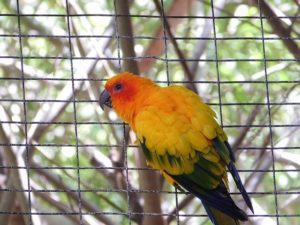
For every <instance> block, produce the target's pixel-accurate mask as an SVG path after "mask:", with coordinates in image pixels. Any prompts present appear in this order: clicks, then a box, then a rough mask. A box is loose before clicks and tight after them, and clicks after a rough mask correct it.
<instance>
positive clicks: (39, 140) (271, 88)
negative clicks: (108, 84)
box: [0, 0, 300, 225]
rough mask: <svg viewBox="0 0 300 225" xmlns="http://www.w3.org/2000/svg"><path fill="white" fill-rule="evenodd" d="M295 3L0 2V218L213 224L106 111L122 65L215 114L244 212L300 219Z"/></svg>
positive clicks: (12, 224)
mask: <svg viewBox="0 0 300 225" xmlns="http://www.w3.org/2000/svg"><path fill="white" fill-rule="evenodd" d="M129 12H130V13H129ZM299 13H300V5H299V2H298V1H297V0H295V1H287V0H276V1H275V0H270V1H265V0H258V1H255V0H253V1H251V0H234V1H226V0H214V1H213V0H151V1H147V0H132V1H127V0H106V1H104V0H89V1H84V0H77V1H75V0H66V1H64V0H62V1H60V0H43V1H38V0H13V1H12V0H1V1H0V224H1V225H23V224H24V225H32V224H33V225H56V224H59V223H60V224H64V225H73V224H85V225H99V224H106V225H119V224H122V225H125V224H133V225H134V224H142V225H153V224H162V225H167V224H171V225H175V224H181V225H184V224H189V225H190V224H191V225H194V224H202V225H209V224H211V222H210V221H209V220H208V218H207V216H206V213H205V211H204V209H203V207H202V205H201V203H200V201H199V200H198V199H195V198H193V197H192V196H190V195H188V194H187V193H184V192H181V191H180V190H175V189H174V187H171V186H170V185H168V184H167V183H166V182H165V181H164V179H163V178H162V177H161V176H160V175H159V173H158V172H157V171H154V170H152V169H150V168H148V167H147V166H146V164H145V162H144V159H143V158H142V156H141V154H140V150H139V149H138V146H137V145H136V142H135V140H136V139H135V136H134V134H133V133H132V131H130V130H129V127H128V126H127V125H126V124H123V123H122V122H121V121H120V120H119V119H118V117H117V116H116V114H115V113H114V112H113V111H112V110H106V111H104V112H103V111H102V110H101V109H100V107H99V104H98V98H99V94H100V91H101V90H102V89H103V84H104V83H105V80H107V78H109V77H111V76H112V75H113V74H115V73H118V72H119V71H123V70H129V71H132V72H138V73H139V74H141V75H142V76H147V77H150V78H151V79H153V80H155V81H156V82H158V83H159V84H160V85H162V86H166V85H169V84H174V83H175V84H179V85H185V86H187V87H189V88H190V89H192V90H194V91H196V92H197V93H198V94H199V95H200V96H202V98H203V99H204V100H205V102H207V103H208V104H210V105H211V107H212V108H213V109H214V110H215V111H216V112H217V114H218V118H219V121H220V123H221V124H222V125H223V127H224V129H225V130H226V132H227V134H228V136H229V142H230V143H231V145H232V148H233V150H234V152H235V154H236V157H237V162H236V164H237V168H238V169H239V171H240V175H241V177H242V180H243V182H244V184H245V187H246V189H247V191H248V192H249V194H250V197H251V198H252V201H253V204H254V210H255V214H252V213H251V212H250V211H249V210H248V211H247V213H248V214H249V218H250V219H249V222H247V223H245V224H252V225H260V224H268V225H273V224H274V225H275V224H276V225H279V224H280V225H297V224H299V221H300V207H299V205H300V174H299V169H300V153H299V151H300V142H299V127H300V88H299V86H300V79H299V74H300V73H299V72H300V65H299V59H300V46H299V38H300V16H299ZM231 184H233V183H232V182H231ZM230 188H231V192H232V196H233V198H234V199H235V201H236V202H237V204H238V205H239V206H240V207H241V208H243V209H244V210H247V209H246V207H245V205H244V203H243V201H241V196H240V195H239V194H238V192H237V189H236V187H235V186H234V185H231V187H230Z"/></svg>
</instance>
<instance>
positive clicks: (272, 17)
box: [252, 0, 300, 59]
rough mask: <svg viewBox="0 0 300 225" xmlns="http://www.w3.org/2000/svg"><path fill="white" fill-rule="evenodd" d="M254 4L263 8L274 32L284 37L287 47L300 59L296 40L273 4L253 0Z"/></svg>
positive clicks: (299, 50)
mask: <svg viewBox="0 0 300 225" xmlns="http://www.w3.org/2000/svg"><path fill="white" fill-rule="evenodd" d="M252 2H253V4H254V5H256V7H257V8H259V9H261V11H262V13H263V14H264V15H265V16H266V18H267V20H268V22H269V24H270V25H271V27H272V29H273V32H274V33H275V34H276V35H277V36H279V37H280V38H282V42H283V44H284V45H285V47H286V48H287V49H288V50H289V51H290V53H292V54H293V56H294V57H295V59H300V49H299V46H298V45H297V43H296V42H295V40H293V39H292V38H291V36H290V31H289V29H288V27H285V25H284V24H283V22H282V21H281V19H280V18H278V16H277V15H276V13H275V12H274V11H273V10H272V8H271V6H270V5H269V4H268V3H267V2H265V1H264V0H252Z"/></svg>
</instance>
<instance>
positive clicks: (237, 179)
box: [228, 162, 254, 213]
mask: <svg viewBox="0 0 300 225" xmlns="http://www.w3.org/2000/svg"><path fill="white" fill-rule="evenodd" d="M228 170H229V171H230V173H231V175H232V177H233V179H234V181H235V183H236V186H237V188H238V189H239V190H240V192H241V194H242V196H243V198H244V200H245V202H246V204H247V206H248V207H249V209H251V211H252V212H253V206H252V203H251V200H250V198H249V196H248V193H247V191H246V190H245V188H244V185H243V184H242V181H241V178H240V175H239V173H238V171H237V170H236V168H235V165H234V164H233V162H230V163H229V165H228ZM253 213H254V212H253Z"/></svg>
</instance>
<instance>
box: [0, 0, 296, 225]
mask: <svg viewBox="0 0 300 225" xmlns="http://www.w3.org/2000/svg"><path fill="white" fill-rule="evenodd" d="M113 2H114V9H115V11H116V3H117V2H118V1H116V0H114V1H113ZM259 3H260V1H259ZM65 5H66V12H65V14H26V15H24V14H21V13H20V8H21V6H20V3H19V1H18V0H17V1H16V9H17V14H8V13H5V14H0V16H6V17H17V21H18V32H17V34H1V35H0V37H14V38H18V41H19V55H1V56H0V59H18V60H20V66H21V76H20V77H5V76H3V77H0V80H2V81H8V80H11V81H20V82H21V84H22V85H21V87H22V98H21V99H5V98H1V99H0V102H1V104H2V103H5V102H7V103H14V102H17V103H21V104H22V107H23V110H22V111H23V112H24V115H23V120H21V121H11V120H5V119H2V118H1V125H5V124H8V125H11V124H17V125H19V126H22V127H23V130H24V142H23V143H12V142H2V143H0V146H1V147H3V151H6V149H5V147H17V148H19V149H20V150H22V151H23V152H24V162H23V164H20V163H19V164H18V165H17V166H16V165H1V166H0V168H1V169H7V170H25V171H26V174H25V178H26V181H27V183H26V185H27V187H25V188H22V189H18V188H8V187H5V188H1V189H0V193H1V192H2V193H5V192H17V193H19V192H20V193H24V192H25V193H26V194H27V201H28V211H14V210H12V211H1V212H0V215H28V217H27V218H28V221H27V224H36V223H37V222H36V220H34V219H33V218H34V215H66V214H69V215H75V216H79V224H84V223H85V222H84V216H86V215H94V216H95V215H109V216H126V217H128V224H131V223H132V217H133V216H136V215H141V216H145V215H146V216H170V213H160V214H158V213H152V212H146V213H145V212H135V211H134V210H133V208H132V206H131V205H130V203H131V200H130V198H131V193H160V194H174V195H175V204H176V206H177V207H176V211H175V212H174V214H173V216H175V217H176V223H177V224H180V218H182V217H191V216H192V217H206V215H205V214H183V213H181V212H180V211H179V210H178V204H179V202H178V195H184V194H185V193H181V192H179V191H178V190H176V189H175V190H174V191H170V190H167V191H166V190H139V189H133V188H131V186H130V183H129V179H130V178H129V171H152V169H149V168H145V167H131V166H129V165H128V161H127V148H129V149H131V148H136V147H137V146H136V145H130V144H127V143H126V142H125V136H126V135H127V134H126V125H125V124H123V123H119V122H103V121H102V122H101V125H112V126H116V127H117V129H121V130H122V132H123V139H124V141H123V142H122V143H121V144H81V143H80V142H79V137H78V126H80V125H98V124H99V122H98V121H89V122H81V121H78V120H77V104H80V103H89V104H94V103H97V100H90V99H89V100H85V99H77V97H76V96H77V92H76V90H75V83H76V82H78V81H98V82H99V81H100V82H102V81H104V80H105V79H103V78H75V75H74V66H73V62H74V60H101V61H103V60H110V61H116V62H117V63H118V67H119V70H120V71H121V70H122V62H123V61H124V60H128V59H129V60H138V59H141V58H151V59H153V58H154V59H156V60H159V61H163V62H164V63H165V70H166V77H167V79H166V83H167V84H171V83H181V84H185V83H195V84H202V83H203V84H216V85H217V86H218V89H217V90H218V102H217V103H211V104H210V105H212V106H217V107H218V109H219V112H218V114H219V118H220V121H221V124H222V126H223V127H225V129H226V128H243V127H251V128H268V129H269V133H270V145H269V146H268V147H266V148H265V149H267V150H269V151H270V152H271V157H272V167H271V169H260V170H255V171H256V172H266V171H267V172H271V173H272V175H273V191H255V192H250V196H254V195H273V196H274V199H275V205H274V208H275V214H270V215H259V214H255V215H249V217H250V218H251V217H252V218H253V217H254V218H255V217H275V218H276V224H277V225H278V224H281V223H280V220H279V218H282V217H297V218H298V217H299V218H300V214H281V213H280V212H279V211H278V195H293V194H294V195H295V194H296V195H299V194H300V191H299V190H296V191H278V190H277V186H276V173H278V172H299V169H278V168H276V167H275V160H274V151H277V150H281V151H284V150H289V149H292V150H299V149H300V146H293V147H278V146H274V143H273V136H272V134H273V130H272V129H274V128H280V127H291V128H298V127H300V124H273V122H272V115H271V107H272V106H299V105H300V103H299V102H297V101H295V102H284V101H283V102H271V101H270V93H269V85H270V84H278V85H280V84H291V85H295V84H299V83H300V81H299V80H286V81H269V80H268V69H267V63H268V62H283V61H286V62H293V61H294V62H295V63H297V62H298V61H299V58H286V59H277V58H269V57H266V50H265V41H266V40H283V39H285V38H284V37H265V34H264V20H266V19H268V17H266V16H264V15H263V13H262V10H261V4H259V6H260V7H259V16H251V17H248V16H244V17H240V16H239V17H233V16H217V17H216V16H215V15H214V13H215V10H214V1H210V5H211V15H212V16H166V15H165V14H164V11H165V7H164V1H163V0H161V1H160V5H161V8H162V16H161V15H158V16H157V15H120V14H119V15H117V14H116V12H114V13H109V14H72V13H71V12H70V9H69V7H68V6H69V2H68V0H66V1H65ZM24 16H29V17H46V18H47V17H63V18H65V19H66V22H67V35H41V34H23V32H22V27H21V23H22V18H23V17H24ZM86 16H96V17H100V18H101V17H112V18H115V24H117V23H118V21H117V20H118V19H122V18H123V17H130V18H149V19H151V18H159V19H160V18H161V17H165V18H189V19H197V18H198V19H199V18H201V19H212V21H213V37H211V38H210V37H207V38H206V37H205V38H201V39H203V40H212V41H213V43H214V59H192V58H185V59H182V58H180V59H174V58H170V57H169V54H168V52H169V47H168V46H169V45H170V43H171V38H170V37H169V35H168V34H167V32H166V22H165V20H162V23H164V25H163V27H164V37H163V39H164V43H165V48H164V56H159V57H157V56H143V57H140V56H130V57H124V56H122V55H121V47H120V43H119V40H120V39H122V38H124V39H134V40H137V39H149V40H152V39H161V38H160V37H152V36H143V35H134V36H132V37H130V36H122V35H119V34H118V26H117V25H115V31H116V34H115V35H113V36H111V35H74V34H72V32H71V29H72V28H71V22H70V20H71V18H76V17H86ZM232 18H237V19H258V20H259V21H260V29H261V37H230V38H228V37H217V36H218V35H217V30H216V21H217V20H221V19H232ZM278 18H280V19H289V18H295V19H299V17H298V16H294V17H293V16H289V17H278ZM37 37H46V38H48V37H52V38H66V39H67V40H68V48H69V53H68V56H26V55H25V54H24V53H23V45H22V39H23V38H37ZM74 38H115V39H116V40H117V57H105V56H104V57H102V56H101V57H94V56H84V57H78V56H74V50H73V48H72V46H73V44H72V39H74ZM174 39H175V40H191V39H195V40H197V39H199V38H197V37H174ZM286 39H290V40H295V41H297V40H299V37H287V38H286ZM221 40H230V41H234V40H260V41H261V42H262V46H263V49H262V51H263V58H257V59H220V58H219V55H218V53H219V52H220V51H221V50H220V48H219V47H218V41H221ZM26 59H40V60H48V59H56V60H57V59H65V60H69V63H70V78H43V77H34V78H33V77H31V78H30V77H26V76H25V75H24V68H23V66H24V60H26ZM182 61H186V62H193V61H198V62H212V63H214V64H215V70H216V76H217V80H216V81H172V80H171V79H170V74H169V67H170V63H174V62H177V63H180V62H182ZM239 61H240V62H241V61H244V62H262V63H263V65H264V77H265V80H263V81H240V80H233V81H224V80H222V78H221V75H220V69H219V64H220V63H222V62H239ZM29 80H38V81H44V80H49V81H70V82H71V83H72V93H73V95H72V98H71V99H69V100H60V99H40V98H39V97H38V96H36V97H35V98H34V99H28V98H27V96H26V91H25V82H26V81H29ZM157 82H161V81H157ZM162 83H165V82H162ZM249 83H252V84H265V90H263V91H264V92H265V93H264V95H265V96H266V97H267V101H266V102H265V103H262V102H255V103H233V102H232V103H231V102H229V103H226V102H222V98H221V96H222V85H224V84H249ZM45 102H49V103H55V102H56V103H70V104H71V105H72V109H73V119H72V121H71V122H69V121H68V122H66V121H50V122H47V121H30V120H29V119H28V112H29V109H28V104H29V103H45ZM251 105H252V106H257V105H261V106H266V107H267V114H268V121H267V124H252V125H243V124H237V125H227V124H224V122H223V113H222V109H223V107H225V106H251ZM32 125H47V126H48V125H72V126H74V136H75V139H74V140H75V141H74V143H68V142H67V143H59V144H58V143H51V144H50V143H46V144H45V143H36V142H34V141H32V140H30V137H29V134H28V131H29V126H32ZM33 147H50V148H62V147H75V150H76V154H75V157H76V165H75V166H41V165H37V164H35V163H33V162H32V161H30V154H31V153H30V151H31V150H32V148H33ZM87 147H97V148H120V149H122V151H123V152H124V160H125V161H124V164H123V166H118V167H116V166H110V167H108V166H97V165H93V166H82V165H80V154H79V151H80V148H87ZM238 150H240V151H244V150H251V151H260V150H261V148H259V147H249V146H246V147H240V148H238ZM33 169H37V170H41V171H43V170H49V171H51V170H75V171H76V179H77V184H76V185H75V188H72V189H67V188H65V189H63V188H60V189H51V190H49V189H33V188H32V183H31V179H29V178H30V176H31V170H33ZM91 169H94V170H98V169H100V170H122V171H125V177H126V180H125V181H126V188H125V189H111V188H101V187H99V188H93V189H88V188H82V186H81V178H82V177H81V171H84V170H91ZM239 171H240V172H241V173H243V172H253V170H252V169H240V170H239ZM48 179H50V177H48ZM39 192H41V193H43V192H45V193H48V192H49V193H51V192H53V193H56V192H63V193H75V194H76V195H77V200H78V202H77V203H78V204H77V207H76V210H73V211H69V212H66V211H61V212H59V211H58V212H37V211H35V210H32V209H33V207H32V196H33V195H34V194H35V193H39ZM97 192H102V193H104V192H107V193H120V192H121V193H125V194H126V196H127V204H128V206H127V211H125V212H116V211H92V210H90V211H86V210H83V208H82V201H83V200H82V194H84V193H97ZM232 194H233V195H235V194H238V193H235V192H234V193H232ZM102 222H103V223H107V224H109V221H102Z"/></svg>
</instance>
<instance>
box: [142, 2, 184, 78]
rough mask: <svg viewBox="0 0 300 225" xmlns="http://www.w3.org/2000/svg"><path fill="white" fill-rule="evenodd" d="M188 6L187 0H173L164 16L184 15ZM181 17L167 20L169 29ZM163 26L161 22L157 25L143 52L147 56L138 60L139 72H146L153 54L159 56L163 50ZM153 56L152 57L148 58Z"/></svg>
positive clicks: (177, 23)
mask: <svg viewBox="0 0 300 225" xmlns="http://www.w3.org/2000/svg"><path fill="white" fill-rule="evenodd" d="M188 8H189V1H182V0H174V1H173V3H172V5H171V6H170V8H169V9H168V10H167V12H166V13H165V15H166V16H186V15H187V12H188ZM181 21H182V18H176V19H172V20H169V21H168V23H169V26H170V28H171V30H175V29H176V27H177V26H178V25H179V24H180V22H181ZM163 33H164V27H163V24H161V25H160V26H159V28H158V29H157V30H156V32H155V34H154V37H155V39H152V41H151V42H150V44H149V45H148V47H147V49H146V50H145V52H144V54H143V55H144V56H146V57H147V58H143V59H142V60H141V61H139V65H138V66H139V70H140V72H141V73H142V74H143V73H147V71H148V70H149V69H150V68H151V67H152V66H153V64H154V63H155V60H156V59H155V58H154V57H155V56H159V55H161V54H162V53H163V51H164V40H163V39H162V38H163ZM148 57H153V58H148Z"/></svg>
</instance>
